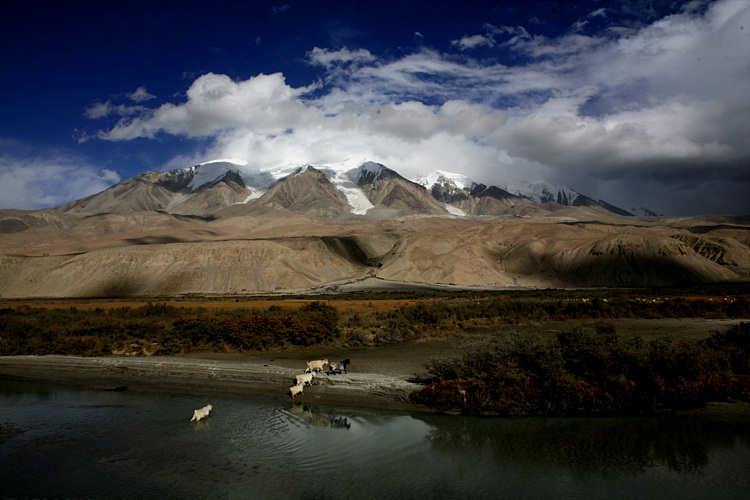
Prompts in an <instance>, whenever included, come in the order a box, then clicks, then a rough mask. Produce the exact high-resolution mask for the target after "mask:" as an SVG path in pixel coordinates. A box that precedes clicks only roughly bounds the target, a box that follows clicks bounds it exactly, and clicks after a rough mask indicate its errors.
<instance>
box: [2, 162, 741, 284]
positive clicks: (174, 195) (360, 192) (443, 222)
mask: <svg viewBox="0 0 750 500" xmlns="http://www.w3.org/2000/svg"><path fill="white" fill-rule="evenodd" d="M428 177H429V178H424V179H418V180H417V182H413V181H410V180H408V179H406V178H404V177H403V176H401V175H400V174H398V173H397V172H395V171H393V170H391V169H388V168H387V167H385V166H384V165H380V164H376V163H372V162H366V161H352V162H343V163H340V164H327V165H316V166H310V165H304V166H299V165H297V166H293V165H289V166H283V167H278V168H275V169H268V170H264V171H249V170H248V169H247V168H244V166H243V165H241V164H237V163H232V162H227V161H221V162H212V163H209V164H204V165H201V166H198V167H191V168H188V169H182V170H176V171H172V172H164V173H156V172H148V173H145V174H142V175H139V176H137V177H135V178H133V179H129V180H126V181H124V182H122V183H120V184H118V185H116V186H113V187H111V188H110V189H107V190H105V191H103V192H101V193H99V194H96V195H94V196H90V197H88V198H85V199H82V200H78V201H75V202H72V203H69V204H67V205H65V206H62V207H58V208H57V209H45V210H38V211H22V210H0V297H2V298H13V297H91V296H99V297H103V296H163V295H182V294H254V293H264V294H265V293H281V292H284V293H286V292H294V293H301V292H306V291H307V292H309V291H323V292H335V291H341V290H356V289H373V288H375V289H377V288H387V289H392V288H403V287H443V288H467V287H469V288H472V289H484V288H489V289H492V288H498V287H532V288H533V287H570V286H585V287H595V286H608V287H618V286H652V285H689V284H696V283H715V282H722V281H743V280H745V281H747V280H750V219H748V218H746V217H716V216H714V217H686V218H679V217H673V218H669V219H666V218H658V217H647V218H636V217H633V216H625V215H622V214H621V213H619V212H618V211H616V210H613V209H611V208H609V209H608V208H607V207H606V205H604V204H602V202H595V203H591V202H589V201H586V197H583V195H580V194H577V193H574V192H571V191H567V192H565V193H564V198H561V196H562V194H560V193H559V192H558V194H557V195H555V196H556V198H555V201H551V200H547V201H544V199H543V198H538V199H536V198H534V196H536V195H534V194H533V193H528V192H527V194H526V195H523V196H522V195H520V194H519V193H520V191H517V192H511V191H510V190H509V189H511V188H510V187H508V186H506V188H507V189H504V188H502V187H499V186H487V185H483V184H480V183H476V182H474V181H471V180H470V179H468V178H466V177H464V176H460V175H457V174H450V173H446V172H443V173H435V174H431V176H428ZM546 189H547V191H549V192H550V193H551V189H550V188H549V187H548V186H546ZM542 192H544V190H542ZM537 195H538V193H537ZM561 201H564V202H565V203H561Z"/></svg>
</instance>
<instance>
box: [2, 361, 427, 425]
mask: <svg viewBox="0 0 750 500" xmlns="http://www.w3.org/2000/svg"><path fill="white" fill-rule="evenodd" d="M417 350H419V349H417ZM425 351H429V352H432V351H433V350H432V349H429V348H428V349H426V350H425ZM384 352H386V353H387V352H389V351H388V349H385V350H384ZM395 352H397V353H398V350H395ZM315 354H316V353H309V352H307V353H283V354H279V355H273V354H270V355H245V354H216V353H203V354H193V355H186V356H178V357H114V356H112V357H101V358H88V357H78V356H54V355H51V356H3V357H0V377H13V378H23V379H30V380H44V381H49V382H56V383H65V384H72V385H77V386H84V387H90V388H95V389H101V390H170V391H174V390H177V391H187V392H193V393H200V394H207V395H210V394H215V393H221V392H231V393H239V394H248V395H254V396H262V397H267V398H272V399H288V398H289V387H291V386H292V385H294V378H295V376H296V375H299V374H300V373H303V372H304V369H305V366H306V363H305V359H318V358H319V357H320V358H324V357H325V356H322V355H321V356H316V355H315ZM379 354H380V353H379ZM352 355H354V356H355V357H354V358H353V363H352V365H350V368H351V369H349V370H348V373H347V374H340V375H339V374H336V375H326V374H319V376H318V377H316V378H315V379H314V381H313V385H312V386H311V387H305V391H304V393H303V394H302V395H299V396H297V397H296V398H295V400H298V401H300V402H303V403H313V404H326V405H334V406H350V407H359V408H374V409H389V410H411V411H426V410H427V409H426V408H423V407H419V406H418V405H414V404H412V403H410V402H409V399H408V397H409V394H410V393H411V392H412V391H414V390H415V389H418V388H419V387H420V385H419V384H418V383H415V381H414V380H415V379H416V377H418V376H419V375H418V372H420V370H421V371H422V372H423V371H424V370H423V366H422V363H421V362H420V361H421V360H423V359H424V357H425V356H427V355H428V354H427V352H425V353H423V354H422V355H419V354H418V355H417V356H416V357H414V356H399V355H398V354H396V355H395V356H394V355H390V356H389V355H388V354H386V355H385V356H380V355H378V356H375V353H374V352H371V351H367V350H364V351H361V352H358V353H355V354H352V353H343V354H340V356H337V357H331V361H333V360H338V359H339V357H341V358H342V359H343V358H344V357H351V356H352ZM356 355H359V356H358V357H357V356H356ZM313 356H315V357H313ZM381 357H383V358H386V359H381V360H380V361H377V360H376V358H381Z"/></svg>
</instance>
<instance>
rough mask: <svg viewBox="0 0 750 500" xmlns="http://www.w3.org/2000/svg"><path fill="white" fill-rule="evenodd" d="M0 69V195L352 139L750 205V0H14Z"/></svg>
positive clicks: (626, 192)
mask: <svg viewBox="0 0 750 500" xmlns="http://www.w3.org/2000/svg"><path fill="white" fill-rule="evenodd" d="M0 69H1V70H2V75H3V76H2V78H0V208H22V209H36V208H44V207H50V206H57V205H60V204H64V203H66V202H68V201H71V200H74V199H78V198H81V197H84V196H87V195H89V194H93V193H95V192H98V191H101V190H103V189H105V188H106V187H108V186H110V185H112V184H114V183H116V182H118V181H120V180H124V179H127V178H130V177H133V176H135V175H137V174H139V173H141V172H144V171H147V170H168V169H173V168H183V167H187V166H191V165H194V164H197V163H199V162H202V161H208V160H212V159H220V158H232V159H238V160H244V161H246V162H248V163H249V164H250V165H257V166H269V165H273V164H279V163H295V162H299V163H313V164H314V163H322V162H335V161H342V160H344V159H346V158H349V157H365V158H368V159H371V160H374V161H378V162H381V163H384V164H385V165H387V166H389V167H391V168H393V169H395V170H397V171H398V172H400V173H402V174H403V175H406V176H411V177H413V176H416V175H418V174H422V173H426V172H429V171H431V170H435V169H441V170H447V171H452V172H459V173H463V174H465V175H468V176H470V177H472V178H474V179H475V180H477V181H479V182H484V183H486V184H503V183H513V182H519V181H524V180H525V181H534V180H539V179H544V180H547V181H550V182H554V183H557V184H562V185H567V186H570V187H572V188H574V189H577V190H578V191H581V192H583V193H585V194H587V195H589V196H591V197H594V198H601V199H604V200H607V201H608V202H610V203H614V204H616V205H618V206H620V207H622V208H625V209H630V208H637V207H641V206H644V207H648V208H650V209H652V210H655V211H657V212H661V213H665V214H675V215H693V214H709V213H735V214H740V213H742V214H748V213H750V201H748V200H749V199H750V196H748V195H747V193H750V139H748V138H749V137H750V98H748V97H747V96H748V95H750V0H718V1H688V2H685V1H683V2H675V1H660V0H651V1H610V2H607V1H596V0H589V1H581V2H550V1H523V2H470V1H465V2H458V1H453V2H448V1H425V2H422V1H416V2H403V1H402V2H390V1H381V2H367V3H365V2H351V1H348V2H339V1H323V2H320V1H305V2H301V1H299V2H298V1H286V2H285V1H278V2H275V1H268V2H263V1H261V2H247V1H245V2H221V1H216V2H201V1H179V2H178V1H173V2H159V1H151V2H141V1H128V2H119V1H107V2H103V1H101V2H86V1H82V2H57V3H55V4H52V5H50V3H49V2H43V3H42V2H34V1H29V2H17V3H16V5H14V6H12V7H5V8H4V13H3V16H2V19H0Z"/></svg>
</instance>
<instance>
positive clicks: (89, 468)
mask: <svg viewBox="0 0 750 500" xmlns="http://www.w3.org/2000/svg"><path fill="white" fill-rule="evenodd" d="M208 403H211V404H212V405H213V407H214V409H213V411H212V413H211V416H210V417H209V418H208V419H206V420H203V421H201V422H199V423H197V424H196V423H190V422H189V420H190V417H191V416H192V413H193V410H194V409H196V408H200V407H202V406H204V405H205V404H208ZM748 471H750V424H748V423H746V422H732V421H719V420H708V419H695V418H614V419H610V418H607V419H546V418H525V419H482V418H467V417H447V416H435V415H422V414H412V415H409V414H392V413H382V412H370V411H362V410H351V409H336V408H324V407H315V406H308V405H302V404H296V405H295V404H292V403H291V402H289V403H283V402H269V401H259V400H253V399H251V398H249V397H241V396H231V395H230V396H227V395H222V396H215V395H214V396H210V397H209V396H205V397H196V396H195V395H185V394H171V393H153V392H136V391H125V392H106V391H93V390H84V389H78V388H70V387H65V386H55V385H46V384H38V383H31V382H19V381H8V380H0V497H19V498H27V497H57V498H65V497H78V498H82V497H84V498H90V497H98V498H166V497H170V498H259V499H274V498H295V499H296V498H299V499H339V498H341V499H349V500H352V499H358V498H365V499H366V498H373V499H375V498H377V499H380V498H393V499H400V498H417V499H419V498H426V499H427V498H429V499H440V498H466V499H481V498H576V499H578V498H627V499H632V498H680V499H684V498H720V499H730V498H748V497H749V495H750V474H748Z"/></svg>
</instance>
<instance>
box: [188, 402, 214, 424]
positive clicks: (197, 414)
mask: <svg viewBox="0 0 750 500" xmlns="http://www.w3.org/2000/svg"><path fill="white" fill-rule="evenodd" d="M212 409H213V406H211V405H206V406H204V407H203V408H201V409H200V410H195V411H194V412H193V418H191V419H190V421H191V422H192V421H196V422H197V421H198V420H200V419H202V418H205V417H207V416H208V413H209V412H210V411H211V410H212Z"/></svg>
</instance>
